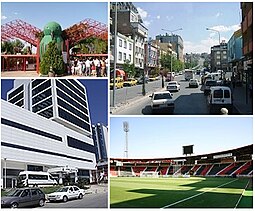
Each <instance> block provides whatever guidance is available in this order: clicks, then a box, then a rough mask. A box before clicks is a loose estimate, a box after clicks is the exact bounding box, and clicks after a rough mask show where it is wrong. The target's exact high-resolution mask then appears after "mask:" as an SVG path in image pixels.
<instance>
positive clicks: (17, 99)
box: [9, 92, 24, 104]
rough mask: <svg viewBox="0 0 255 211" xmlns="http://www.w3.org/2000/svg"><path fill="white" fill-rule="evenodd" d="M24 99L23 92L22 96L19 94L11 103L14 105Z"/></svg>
mask: <svg viewBox="0 0 255 211" xmlns="http://www.w3.org/2000/svg"><path fill="white" fill-rule="evenodd" d="M22 98H24V92H21V93H20V94H18V95H17V96H15V97H14V98H12V99H11V100H9V102H10V103H13V104H14V103H16V102H18V101H20V100H21V99H22Z"/></svg>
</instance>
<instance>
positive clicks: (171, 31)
mask: <svg viewBox="0 0 255 211" xmlns="http://www.w3.org/2000/svg"><path fill="white" fill-rule="evenodd" d="M161 30H162V31H168V32H170V33H171V36H173V32H176V31H181V30H182V28H179V29H175V30H167V29H161ZM172 71H173V48H172V53H171V67H170V72H171V77H170V80H172Z"/></svg>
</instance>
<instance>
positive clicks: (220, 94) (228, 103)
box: [207, 86, 233, 114]
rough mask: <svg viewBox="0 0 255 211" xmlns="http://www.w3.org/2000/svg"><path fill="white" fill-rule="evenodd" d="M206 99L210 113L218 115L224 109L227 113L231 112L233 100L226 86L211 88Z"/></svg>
mask: <svg viewBox="0 0 255 211" xmlns="http://www.w3.org/2000/svg"><path fill="white" fill-rule="evenodd" d="M210 89H211V92H210V94H209V96H208V98H207V105H208V108H209V112H210V113H216V114H220V110H221V109H222V108H226V109H227V110H228V113H232V110H233V98H232V93H231V89H230V88H229V87H227V86H213V87H211V88H210Z"/></svg>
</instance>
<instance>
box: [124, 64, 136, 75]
mask: <svg viewBox="0 0 255 211" xmlns="http://www.w3.org/2000/svg"><path fill="white" fill-rule="evenodd" d="M123 69H124V71H125V72H126V73H127V75H128V77H129V78H132V77H134V76H135V73H136V71H135V65H134V64H130V61H129V60H126V61H125V63H124V64H123Z"/></svg>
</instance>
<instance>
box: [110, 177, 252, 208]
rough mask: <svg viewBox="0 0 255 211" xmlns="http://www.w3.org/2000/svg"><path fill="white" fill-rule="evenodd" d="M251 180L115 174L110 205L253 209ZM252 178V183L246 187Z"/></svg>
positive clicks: (112, 180) (112, 179) (117, 206)
mask: <svg viewBox="0 0 255 211" xmlns="http://www.w3.org/2000/svg"><path fill="white" fill-rule="evenodd" d="M251 180H252V179H247V178H242V179H237V178H202V177H191V178H139V177H114V178H111V179H110V206H111V208H235V207H237V208H242V207H245V208H252V207H253V188H252V181H251ZM249 181H251V182H250V183H249V185H248V186H247V184H248V182H249ZM246 186H247V188H246V190H245V187H246Z"/></svg>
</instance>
